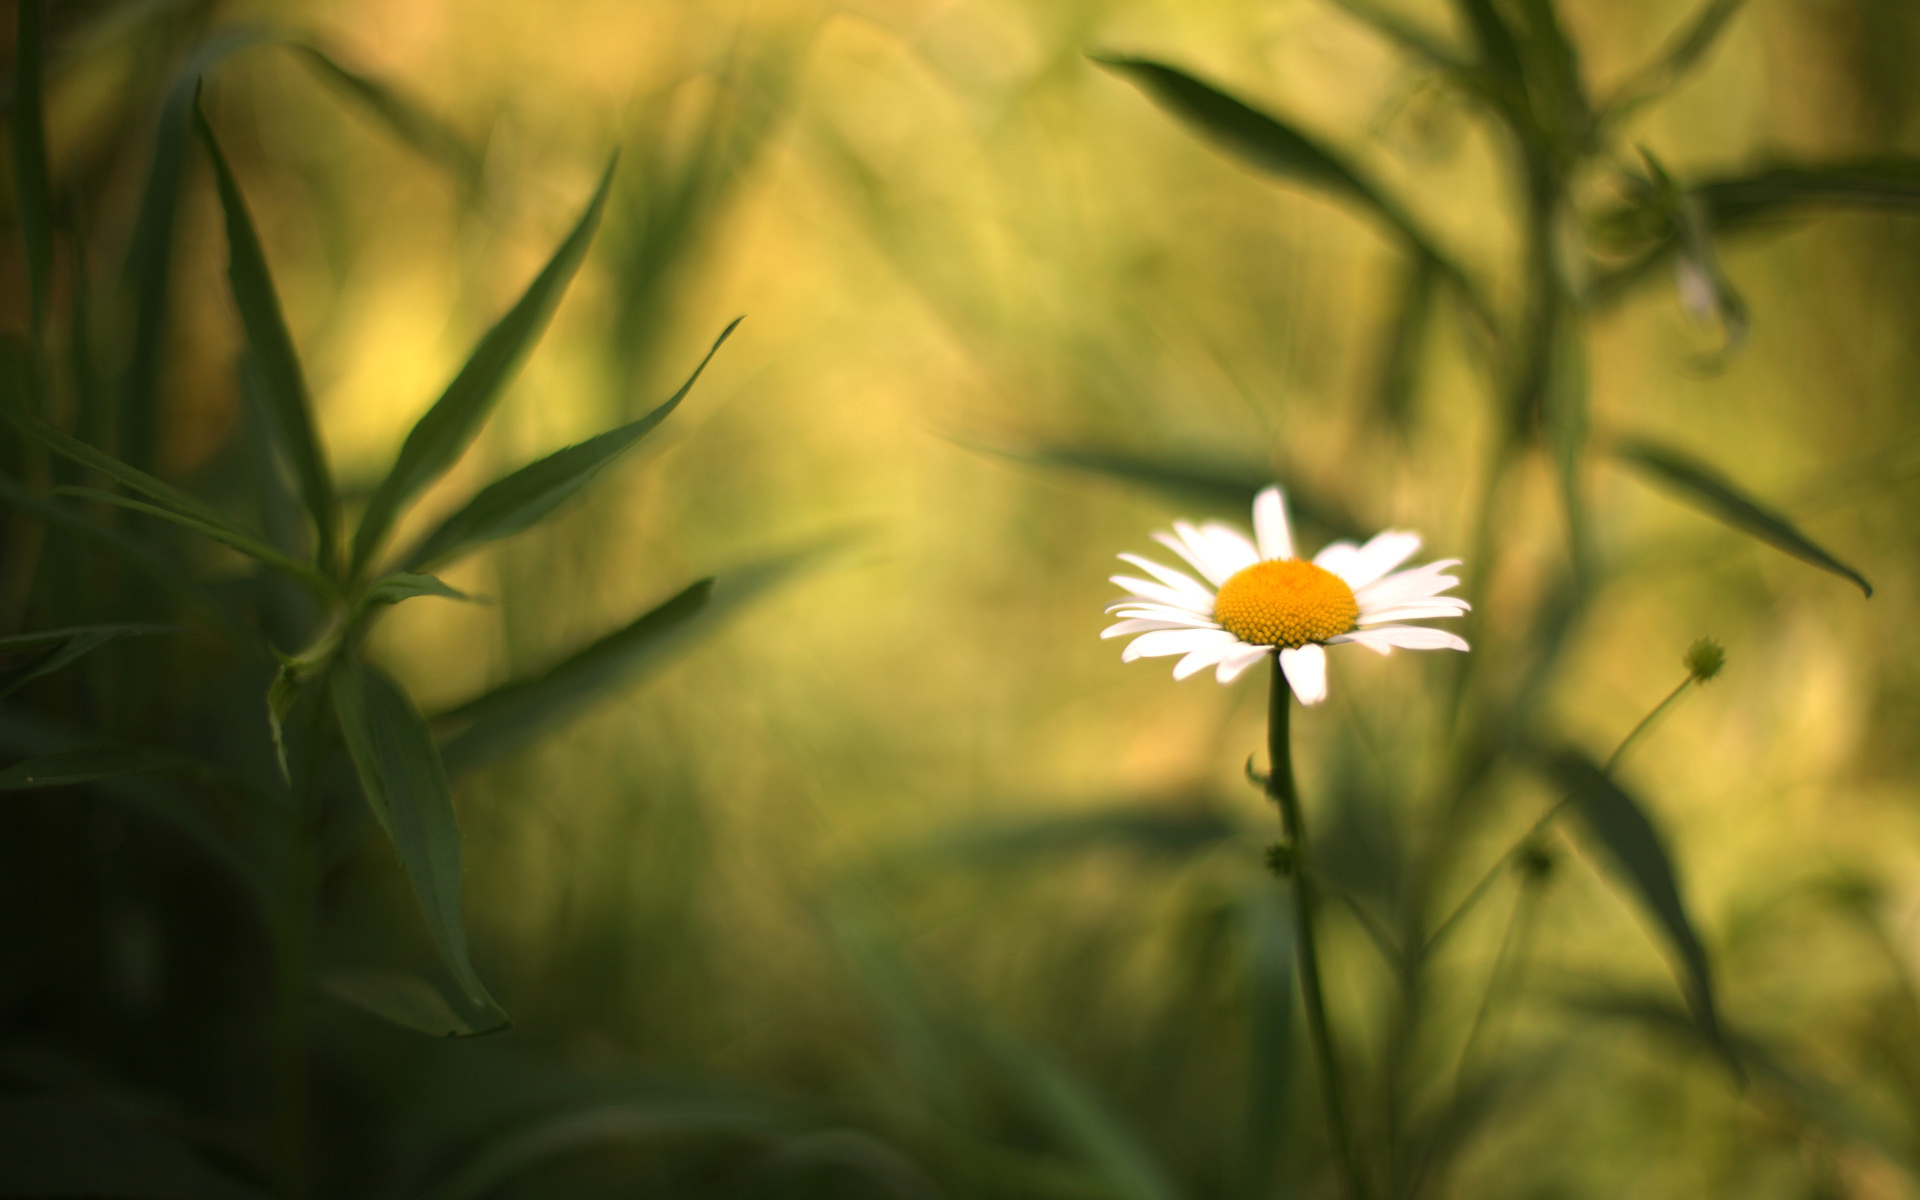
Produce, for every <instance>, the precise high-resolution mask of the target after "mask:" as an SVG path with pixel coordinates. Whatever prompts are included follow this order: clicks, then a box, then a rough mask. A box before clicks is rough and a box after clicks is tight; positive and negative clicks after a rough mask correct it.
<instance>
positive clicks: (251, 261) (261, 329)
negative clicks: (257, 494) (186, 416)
mask: <svg viewBox="0 0 1920 1200" xmlns="http://www.w3.org/2000/svg"><path fill="white" fill-rule="evenodd" d="M193 120H194V126H195V128H196V129H197V130H198V131H199V134H200V140H201V141H202V143H204V144H205V146H206V148H207V157H208V158H209V159H211V160H212V162H213V177H214V182H215V184H216V185H217V189H218V191H219V194H220V207H221V210H222V211H223V212H224V214H225V216H226V226H227V280H228V282H229V283H230V284H231V285H232V288H233V303H234V307H235V308H237V309H238V310H239V311H240V324H241V327H242V328H244V329H245V330H246V334H247V345H248V347H249V348H250V349H251V351H252V354H253V362H254V366H255V368H256V370H257V377H258V379H259V382H260V384H261V387H260V395H261V398H262V399H263V400H265V402H266V403H265V404H263V405H262V408H263V409H264V410H265V411H266V413H267V416H268V424H269V426H270V427H271V428H272V430H273V432H274V440H275V442H276V443H277V444H278V446H279V448H280V451H281V453H283V454H285V455H286V456H287V461H288V462H289V463H290V464H292V466H293V473H294V477H295V478H296V479H298V480H299V481H300V498H301V500H302V501H303V502H304V503H305V504H306V508H307V515H308V516H310V517H311V518H312V519H313V528H314V547H315V548H314V560H315V561H316V562H317V563H319V564H320V567H321V569H322V571H324V572H327V573H332V572H333V571H334V570H336V569H337V566H336V564H335V558H334V555H335V542H336V539H337V537H338V533H339V530H338V526H339V515H338V514H339V507H340V506H339V500H338V499H337V498H336V497H335V495H334V489H333V473H332V472H331V471H330V470H329V469H328V467H327V458H326V454H325V453H324V452H323V451H322V449H321V446H320V431H319V429H318V428H316V427H315V425H314V420H313V401H312V399H311V398H310V397H309V396H308V394H307V381H306V378H305V375H304V374H303V373H302V371H301V369H300V355H299V353H298V352H297V351H296V350H295V349H294V346H293V336H292V335H291V334H290V333H288V332H287V323H286V318H285V317H283V316H282V315H281V311H280V297H279V295H278V293H277V292H276V291H275V290H274V286H273V275H272V273H271V272H270V271H269V270H268V269H267V256H266V251H265V250H264V249H263V248H262V247H261V245H260V235H259V234H258V233H257V232H256V231H255V230H254V227H253V218H252V216H251V215H250V214H249V213H248V212H247V201H246V198H245V197H244V196H242V195H241V193H240V184H239V182H238V181H237V180H236V179H234V177H233V170H232V168H230V167H229V166H228V165H227V156H226V155H225V154H223V153H221V151H220V143H219V141H218V140H217V139H216V138H215V137H214V133H213V126H212V125H211V124H209V123H208V122H207V116H206V113H204V112H203V111H201V108H200V104H199V97H198V95H196V96H195V100H194V106H193Z"/></svg>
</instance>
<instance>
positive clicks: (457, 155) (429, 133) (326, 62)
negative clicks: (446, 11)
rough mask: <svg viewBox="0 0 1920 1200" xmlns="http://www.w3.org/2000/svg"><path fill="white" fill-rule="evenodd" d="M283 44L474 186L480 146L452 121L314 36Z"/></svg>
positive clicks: (464, 182) (469, 187)
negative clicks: (346, 61) (351, 65)
mask: <svg viewBox="0 0 1920 1200" xmlns="http://www.w3.org/2000/svg"><path fill="white" fill-rule="evenodd" d="M288 48H289V49H291V50H292V51H293V52H294V55H295V56H296V57H298V58H299V59H301V60H302V61H303V62H305V63H306V64H307V65H308V66H309V67H311V68H313V70H314V72H315V73H316V74H318V75H319V76H320V78H322V79H324V80H325V81H326V82H327V83H329V84H331V85H333V86H334V87H336V88H338V89H340V91H342V92H344V93H345V94H347V95H348V96H351V97H353V98H354V99H355V100H357V101H359V102H360V103H361V104H362V105H364V106H365V107H366V109H367V111H369V112H371V113H372V114H373V115H374V116H375V117H377V118H379V120H380V122H381V123H382V124H384V125H385V126H386V127H387V128H388V129H390V130H392V131H393V134H394V136H395V137H398V138H399V139H400V140H401V141H402V142H405V143H406V144H407V145H408V146H410V147H412V148H413V149H414V150H416V151H418V152H419V153H420V154H421V155H422V156H423V157H425V158H428V159H431V160H433V161H435V162H438V163H440V164H442V165H444V166H445V167H447V168H448V169H449V170H451V171H452V172H453V173H454V175H455V176H456V177H458V179H459V180H460V184H461V186H462V187H464V188H466V189H467V190H468V191H469V192H472V191H475V190H478V188H479V187H480V180H481V176H482V162H481V154H480V151H479V150H477V149H476V148H475V147H474V146H473V145H472V144H471V143H470V142H469V141H468V140H467V138H465V137H464V136H462V135H461V134H460V133H459V132H457V131H456V130H455V129H454V128H453V127H452V126H451V125H449V124H447V123H446V122H445V121H443V120H441V119H440V118H439V117H437V116H435V115H434V114H433V113H431V112H429V111H427V110H426V109H425V108H423V107H422V106H421V105H419V104H417V103H415V102H414V101H412V100H409V99H408V98H406V97H405V96H403V95H401V94H400V93H399V92H398V91H396V90H394V88H392V87H391V86H389V85H388V84H386V83H383V82H381V81H380V80H378V79H376V78H374V77H373V76H371V75H367V74H365V73H364V72H361V71H354V70H350V69H348V68H347V67H344V66H342V65H341V64H340V60H338V59H336V58H335V57H333V55H331V54H329V53H328V52H327V51H326V49H325V48H323V47H322V46H320V45H319V44H317V43H315V42H309V41H296V42H290V43H289V44H288Z"/></svg>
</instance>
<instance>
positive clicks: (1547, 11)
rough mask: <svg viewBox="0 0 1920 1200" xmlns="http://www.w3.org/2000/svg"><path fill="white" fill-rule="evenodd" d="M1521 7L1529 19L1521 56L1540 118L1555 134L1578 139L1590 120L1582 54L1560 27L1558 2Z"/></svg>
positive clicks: (1532, 1) (1534, 1)
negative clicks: (1528, 70)
mask: <svg viewBox="0 0 1920 1200" xmlns="http://www.w3.org/2000/svg"><path fill="white" fill-rule="evenodd" d="M1519 7H1520V10H1521V11H1522V12H1523V13H1525V15H1526V25H1525V30H1524V34H1523V39H1522V49H1521V55H1522V59H1523V61H1524V62H1525V63H1526V64H1527V65H1530V66H1532V67H1533V72H1532V76H1533V80H1532V82H1533V86H1534V88H1535V89H1536V90H1537V91H1538V92H1539V93H1540V97H1539V100H1538V101H1536V105H1537V107H1539V108H1540V109H1541V110H1542V111H1541V112H1540V117H1541V119H1542V121H1543V123H1545V124H1546V126H1547V128H1548V129H1550V130H1553V131H1554V132H1555V133H1556V134H1561V135H1569V136H1570V138H1571V139H1578V138H1580V137H1582V136H1584V135H1585V133H1586V126H1587V119H1588V117H1589V116H1590V106H1589V104H1588V101H1587V94H1586V87H1585V85H1584V84H1583V83H1582V81H1581V78H1580V51H1579V50H1578V49H1576V48H1575V46H1574V44H1573V41H1572V39H1570V38H1569V37H1567V31H1566V29H1565V27H1563V26H1562V25H1561V24H1560V13H1559V10H1558V8H1557V0H1520V6H1519ZM1569 148H1571V147H1569Z"/></svg>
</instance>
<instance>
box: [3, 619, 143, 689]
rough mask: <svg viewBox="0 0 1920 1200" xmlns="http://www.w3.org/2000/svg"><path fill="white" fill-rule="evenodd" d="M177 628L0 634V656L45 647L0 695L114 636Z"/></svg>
mask: <svg viewBox="0 0 1920 1200" xmlns="http://www.w3.org/2000/svg"><path fill="white" fill-rule="evenodd" d="M180 631H181V630H180V627H179V626H178V625H146V624H120V625H76V626H71V627H69V628H66V629H43V630H40V631H37V632H34V633H18V634H14V635H12V636H11V637H0V656H5V655H10V654H19V653H23V652H26V651H32V650H45V651H47V653H46V654H44V655H43V656H41V657H40V658H37V659H35V660H34V661H33V662H31V663H29V664H28V665H27V666H26V668H25V669H24V670H23V671H22V672H21V673H20V674H19V675H16V676H14V677H13V678H12V679H9V680H7V681H6V683H5V684H4V685H0V697H4V696H8V695H11V694H12V693H13V691H14V689H16V688H18V687H20V686H21V685H23V684H25V683H27V682H29V681H31V680H35V679H39V678H40V677H42V676H44V675H51V674H53V673H54V672H55V671H58V670H60V669H61V668H62V667H64V666H66V665H67V664H68V663H71V662H73V661H74V660H76V659H78V658H80V657H81V656H82V655H85V654H88V653H90V652H92V651H93V650H95V649H97V648H99V647H101V646H104V645H106V644H107V643H108V642H110V641H112V640H113V639H114V638H117V637H129V636H134V637H138V636H142V635H147V634H157V633H179V632H180Z"/></svg>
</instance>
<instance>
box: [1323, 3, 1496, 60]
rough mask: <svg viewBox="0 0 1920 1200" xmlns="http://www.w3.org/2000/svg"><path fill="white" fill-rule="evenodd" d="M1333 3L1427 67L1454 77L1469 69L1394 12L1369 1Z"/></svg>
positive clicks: (1457, 57) (1456, 56) (1458, 57)
mask: <svg viewBox="0 0 1920 1200" xmlns="http://www.w3.org/2000/svg"><path fill="white" fill-rule="evenodd" d="M1333 3H1334V6H1335V7H1336V8H1342V9H1345V10H1346V11H1347V12H1349V13H1351V14H1352V15H1353V16H1355V17H1358V18H1359V19H1360V20H1361V21H1364V22H1365V23H1366V24H1368V25H1369V26H1371V27H1372V28H1373V30H1374V31H1375V32H1376V33H1379V34H1381V35H1382V36H1384V37H1385V38H1387V40H1389V41H1391V42H1394V43H1396V44H1397V45H1399V46H1400V48H1401V49H1403V50H1406V51H1407V52H1409V53H1411V54H1412V55H1413V56H1414V57H1416V58H1419V59H1423V60H1424V61H1425V62H1426V63H1427V65H1429V66H1431V67H1435V68H1437V69H1439V70H1441V71H1444V72H1446V73H1447V74H1449V75H1453V76H1456V77H1458V76H1464V75H1465V74H1467V72H1468V71H1469V69H1470V68H1469V66H1468V64H1467V63H1466V62H1465V61H1464V60H1463V59H1461V57H1460V56H1459V55H1457V54H1455V53H1454V52H1453V51H1451V50H1449V49H1447V48H1446V47H1445V46H1444V45H1443V44H1442V43H1441V42H1440V40H1439V39H1437V38H1435V37H1434V36H1433V35H1431V34H1429V33H1427V32H1426V31H1424V30H1422V29H1421V28H1420V27H1419V26H1417V25H1415V24H1413V23H1412V22H1411V21H1408V20H1406V19H1405V18H1403V17H1401V16H1399V15H1398V14H1397V13H1393V12H1389V11H1388V10H1386V9H1385V8H1382V7H1380V6H1379V5H1377V4H1374V3H1373V0H1333Z"/></svg>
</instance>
